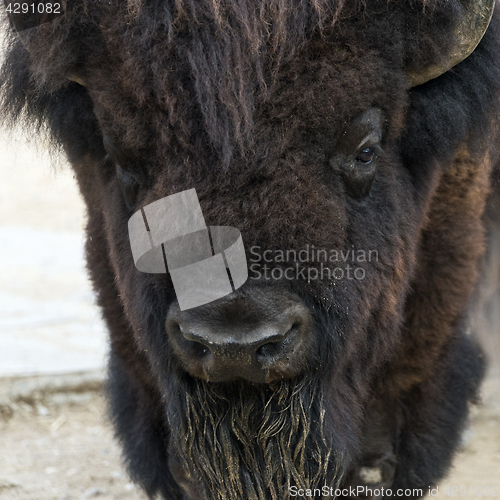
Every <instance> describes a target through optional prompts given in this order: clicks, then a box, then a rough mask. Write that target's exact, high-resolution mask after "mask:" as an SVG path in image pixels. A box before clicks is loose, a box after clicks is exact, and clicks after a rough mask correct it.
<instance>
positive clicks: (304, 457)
mask: <svg viewBox="0 0 500 500" xmlns="http://www.w3.org/2000/svg"><path fill="white" fill-rule="evenodd" d="M167 414H168V421H169V425H170V428H171V429H172V446H173V450H174V452H175V454H176V455H177V458H178V459H179V461H180V465H181V466H182V468H183V469H184V472H185V473H186V474H187V476H188V478H187V479H188V480H189V482H191V483H192V485H193V486H194V488H195V489H196V490H199V492H200V493H201V495H202V497H203V498H204V499H205V500H233V499H237V498H241V499H246V500H283V499H284V498H288V497H289V492H290V490H289V488H290V487H292V486H296V487H297V488H320V489H321V488H322V487H323V486H329V487H330V486H333V487H336V486H337V483H338V481H339V480H340V478H341V476H342V473H343V471H342V470H340V469H339V463H340V461H338V460H335V461H334V453H333V452H332V446H331V444H330V440H329V439H328V438H327V437H326V436H325V432H324V430H325V429H324V427H325V410H324V405H323V397H322V394H321V390H320V388H319V384H318V383H314V382H313V381H311V380H301V381H299V382H296V383H294V382H292V381H283V382H280V383H279V384H278V385H277V386H276V387H274V388H273V389H271V388H269V387H267V386H251V385H249V384H246V383H244V382H240V383H231V384H209V383H206V382H204V381H202V380H195V379H192V378H187V377H186V378H184V379H183V380H179V384H178V386H177V387H176V388H175V390H174V391H172V393H171V395H170V400H169V407H168V411H167Z"/></svg>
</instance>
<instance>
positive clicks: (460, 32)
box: [406, 0, 495, 87]
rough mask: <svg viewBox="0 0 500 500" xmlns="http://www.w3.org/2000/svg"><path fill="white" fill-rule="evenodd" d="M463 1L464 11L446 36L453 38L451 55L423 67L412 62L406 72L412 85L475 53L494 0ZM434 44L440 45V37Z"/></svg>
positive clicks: (440, 73)
mask: <svg viewBox="0 0 500 500" xmlns="http://www.w3.org/2000/svg"><path fill="white" fill-rule="evenodd" d="M460 3H461V4H462V7H461V9H460V10H461V13H460V15H459V16H458V17H457V19H456V21H455V22H454V23H453V24H452V27H451V30H450V32H449V35H448V36H447V38H448V39H450V38H451V39H452V40H454V43H453V45H452V46H451V48H450V50H449V52H448V53H449V55H448V57H447V58H446V59H445V60H443V61H440V62H439V63H435V62H434V63H432V64H429V65H427V66H423V67H420V68H416V67H414V66H412V65H411V64H409V65H408V67H407V70H406V74H407V76H408V78H409V80H410V86H411V87H416V86H417V85H422V84H424V83H426V82H428V81H430V80H433V79H434V78H437V77H438V76H441V75H442V74H444V73H446V72H447V71H449V70H450V69H451V68H453V67H454V66H456V65H457V64H458V63H460V62H462V61H463V60H464V59H466V58H467V57H468V56H469V55H470V54H472V52H473V51H474V50H475V48H476V47H477V46H478V45H479V42H480V41H481V40H482V38H483V36H484V34H485V33H486V30H487V29H488V26H489V24H490V21H491V18H492V16H493V10H494V8H495V0H460ZM427 22H432V20H431V21H427ZM422 28H423V29H425V27H424V26H422V25H420V27H419V30H420V29H422ZM441 36H442V35H441ZM435 45H436V46H439V41H437V43H436V42H435Z"/></svg>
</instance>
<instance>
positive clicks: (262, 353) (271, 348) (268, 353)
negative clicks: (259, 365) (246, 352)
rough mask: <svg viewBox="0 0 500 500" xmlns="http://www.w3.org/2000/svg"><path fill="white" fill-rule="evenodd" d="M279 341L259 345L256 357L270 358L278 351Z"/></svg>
mask: <svg viewBox="0 0 500 500" xmlns="http://www.w3.org/2000/svg"><path fill="white" fill-rule="evenodd" d="M280 343H281V342H269V343H268V344H264V345H261V346H260V347H259V348H258V349H257V357H258V358H272V357H274V356H276V354H277V353H278V351H279V345H278V344H280Z"/></svg>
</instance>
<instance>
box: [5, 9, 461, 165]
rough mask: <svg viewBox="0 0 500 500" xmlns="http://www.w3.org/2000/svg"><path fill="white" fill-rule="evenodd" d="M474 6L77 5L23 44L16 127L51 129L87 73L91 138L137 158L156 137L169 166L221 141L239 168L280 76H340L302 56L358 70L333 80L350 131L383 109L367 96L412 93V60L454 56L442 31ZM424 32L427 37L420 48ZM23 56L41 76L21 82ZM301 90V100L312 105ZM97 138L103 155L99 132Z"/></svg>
mask: <svg viewBox="0 0 500 500" xmlns="http://www.w3.org/2000/svg"><path fill="white" fill-rule="evenodd" d="M461 8H462V6H461V3H460V2H459V1H458V0H454V1H445V0H439V1H431V0H425V1H398V0H394V1H389V2H387V1H386V0H367V1H359V0H312V1H304V0H264V1H261V0H242V1H239V2H233V1H229V0H221V1H219V0H199V1H193V0H191V1H188V0H176V1H174V0H170V1H159V0H129V1H127V2H124V1H112V2H99V1H95V0H81V1H77V2H71V5H68V10H67V12H66V14H65V15H64V16H62V17H60V18H58V19H57V20H56V21H54V22H51V23H47V24H44V25H42V26H41V27H40V28H38V31H36V30H35V31H34V34H33V43H32V45H31V46H30V51H31V55H30V54H28V52H27V51H26V50H25V49H24V47H22V46H21V45H20V44H19V42H18V40H17V38H12V39H11V41H10V43H11V44H17V46H16V47H15V48H14V49H13V50H11V51H10V55H9V60H8V61H7V63H6V65H5V66H4V77H3V81H4V94H3V95H4V108H6V109H7V110H8V111H9V110H10V116H13V117H16V118H17V117H19V114H20V113H21V111H22V110H23V108H24V107H25V106H26V109H27V111H28V115H29V116H30V121H31V122H33V119H34V118H35V119H36V118H37V117H38V118H39V119H40V120H43V119H44V118H45V117H46V113H50V112H52V111H53V107H54V106H53V102H51V101H52V99H54V98H55V94H56V93H57V92H59V93H61V94H63V93H64V89H67V90H68V88H69V87H71V91H72V93H73V95H76V93H75V89H74V88H72V87H73V86H74V84H71V83H68V80H67V78H66V77H67V76H68V75H71V74H78V75H79V76H81V77H83V78H84V79H85V81H87V82H88V85H89V88H90V90H91V96H92V98H93V100H94V101H95V102H99V103H100V104H101V108H102V109H100V111H99V112H100V116H99V121H100V126H98V125H97V124H96V123H95V118H94V114H93V113H91V112H90V107H91V104H90V103H89V102H87V104H88V106H87V107H88V108H89V109H88V111H89V113H88V114H86V113H83V112H82V111H80V117H79V119H80V120H82V125H83V126H82V127H81V128H82V129H85V130H87V131H88V130H91V129H101V130H102V129H103V128H105V129H106V132H108V133H111V134H112V135H114V136H115V138H120V141H122V144H123V145H124V146H125V147H126V148H128V149H129V150H131V151H134V152H137V151H141V150H142V149H145V148H148V150H149V151H150V152H151V147H152V143H153V142H154V143H155V144H156V147H157V148H158V149H159V151H158V155H159V156H161V157H165V154H168V152H172V151H173V150H174V149H175V150H176V152H177V153H180V152H181V151H179V150H178V149H177V148H179V147H180V148H182V154H183V155H186V154H190V155H197V154H198V155H199V154H200V151H204V154H207V152H206V150H207V145H209V147H208V149H210V151H211V152H213V153H214V154H216V156H217V159H218V163H219V164H220V163H222V164H224V165H226V166H227V165H229V164H230V162H231V160H232V159H233V158H234V155H235V154H236V155H241V154H243V155H244V154H245V152H248V151H252V150H253V149H254V146H255V143H256V142H258V141H259V139H260V138H259V137H258V136H256V135H255V131H256V130H258V128H256V127H255V122H256V120H258V119H259V113H260V114H261V115H262V113H266V109H265V107H263V104H265V103H266V102H268V101H269V99H271V100H272V102H273V106H275V105H276V102H275V101H276V99H275V96H276V95H277V92H275V90H276V86H278V87H279V86H280V83H281V85H282V86H283V84H284V83H290V81H286V82H283V81H281V82H280V78H283V77H284V78H287V79H288V78H290V77H291V78H297V79H300V78H303V76H304V72H310V71H313V72H314V71H316V72H317V76H318V77H319V78H321V77H323V78H329V77H332V75H328V74H327V73H325V72H323V74H321V68H314V67H313V68H311V67H308V66H307V65H306V66H304V65H298V66H297V67H294V61H297V60H299V59H300V60H301V61H314V60H321V58H324V57H325V56H326V57H332V58H334V59H333V60H332V63H336V64H337V66H338V67H342V66H345V68H343V70H345V74H343V75H333V76H334V77H335V79H336V82H337V95H335V93H333V95H330V102H331V105H332V106H333V105H334V106H336V108H338V109H336V110H335V114H336V117H337V120H339V123H342V120H343V119H344V120H346V119H350V118H352V117H353V113H354V112H356V111H362V107H363V106H365V105H366V102H368V104H370V100H369V99H366V100H364V101H363V99H359V96H360V95H362V94H367V93H369V92H373V91H374V90H375V89H377V88H378V89H384V90H385V93H386V95H390V96H392V98H396V96H398V95H400V94H401V90H404V86H405V82H404V80H402V78H403V74H404V71H403V70H404V68H403V67H402V66H403V64H404V63H405V62H406V63H408V61H412V62H413V63H414V64H418V63H419V62H420V61H421V60H427V59H429V57H433V58H435V57H438V55H436V54H435V53H434V52H435V51H436V50H440V51H441V52H440V55H441V57H444V55H445V54H446V51H447V47H448V44H449V43H450V42H451V40H450V37H449V36H445V35H444V34H443V33H445V32H446V28H447V27H448V26H449V23H450V20H451V19H452V18H453V16H454V15H455V14H457V12H459V11H460V9H461ZM417 13H420V14H421V15H429V16H431V15H432V16H433V19H434V21H435V22H433V23H432V24H431V25H430V26H429V28H428V32H424V33H422V30H416V29H415V30H414V29H412V26H413V25H414V24H415V23H417V22H419V20H418V19H417V17H418V16H417V15H416V14H417ZM411 33H418V35H419V39H418V45H417V40H416V39H413V38H412V36H413V35H411ZM426 40H427V41H426ZM436 40H439V43H436ZM417 46H418V49H417ZM20 60H25V62H26V64H25V68H29V76H28V74H27V73H26V71H25V72H24V73H22V74H21V69H20V68H22V66H23V65H22V64H19V61H20ZM288 65H292V66H291V67H289V66H288ZM15 72H17V74H16V75H15V76H14V78H12V76H13V73H15ZM398 75H399V77H400V78H399V79H398V78H396V77H397V76H398ZM27 78H29V79H30V82H26V79H27ZM16 80H17V81H16ZM21 80H22V81H21ZM357 84H358V85H357ZM15 86H17V87H18V88H22V89H24V90H25V92H24V93H22V91H20V90H17V89H16V88H15ZM40 89H42V90H43V89H46V90H47V93H46V94H45V95H44V93H43V91H42V93H41V94H40ZM117 89H120V92H116V90H117ZM349 89H352V90H351V92H349ZM68 92H69V90H68ZM82 92H83V89H82ZM297 92H298V91H295V96H294V97H295V99H297V98H302V97H304V96H299V94H298V93H297ZM35 93H36V94H38V95H36V96H35ZM346 93H347V94H349V93H351V94H352V97H351V96H347V97H346ZM106 94H107V95H106ZM356 95H357V96H358V99H354V100H353V97H355V96H356ZM286 98H287V99H289V98H290V96H286ZM59 100H60V96H59ZM120 100H121V102H120ZM356 100H357V101H358V103H356ZM371 100H372V101H373V100H374V99H373V97H372V98H371ZM309 101H310V100H309ZM342 103H348V104H346V109H342ZM353 103H354V107H356V105H358V107H359V109H358V110H356V109H353ZM286 104H290V103H289V101H287V103H286ZM347 106H349V107H348V108H347ZM106 108H107V111H108V114H107V113H106ZM318 109H324V103H322V106H318ZM139 110H142V111H145V112H143V113H141V112H139ZM151 110H154V116H152V115H151ZM94 111H95V110H94ZM261 115H260V116H261ZM51 118H52V117H49V121H50V120H51ZM278 118H279V114H278ZM55 119H57V118H55ZM321 120H322V117H321V116H319V117H318V118H317V122H318V123H320V122H321ZM86 122H87V123H86ZM90 122H93V123H90ZM289 125H291V126H292V127H291V128H293V123H291V124H289ZM64 128H66V129H67V128H68V127H67V118H66V127H61V128H60V129H59V127H57V126H55V127H54V126H52V132H53V135H54V136H55V139H56V142H63V143H64V142H71V143H72V146H71V148H72V149H74V148H75V144H76V143H77V142H80V143H81V142H82V139H80V141H76V140H73V141H65V140H64V137H63V136H64V135H65V134H67V133H68V132H67V131H65V130H64ZM87 135H88V136H92V133H88V134H87ZM158 139H160V140H158ZM86 142H87V144H86V147H87V148H92V145H91V144H89V143H90V142H92V141H91V137H88V138H87V141H86ZM82 147H84V145H83V144H82ZM161 149H163V150H161ZM70 154H71V151H70ZM134 154H135V153H134Z"/></svg>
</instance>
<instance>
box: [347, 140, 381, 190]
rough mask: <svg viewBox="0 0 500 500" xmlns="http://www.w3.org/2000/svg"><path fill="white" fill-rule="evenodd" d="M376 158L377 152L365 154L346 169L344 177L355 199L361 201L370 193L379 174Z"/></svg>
mask: <svg viewBox="0 0 500 500" xmlns="http://www.w3.org/2000/svg"><path fill="white" fill-rule="evenodd" d="M367 149H370V148H367ZM365 158H366V160H365ZM375 158H376V153H375V151H373V153H366V154H365V153H363V154H362V155H359V156H358V157H357V158H356V161H355V162H354V163H351V164H350V165H348V166H345V167H344V169H343V177H344V181H345V185H346V190H347V192H348V193H349V195H350V196H352V197H353V198H356V199H358V200H360V199H362V198H365V197H366V196H368V194H369V193H370V189H371V187H372V184H373V181H374V180H375V175H376V173H377V165H376V163H377V162H376V161H375Z"/></svg>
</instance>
